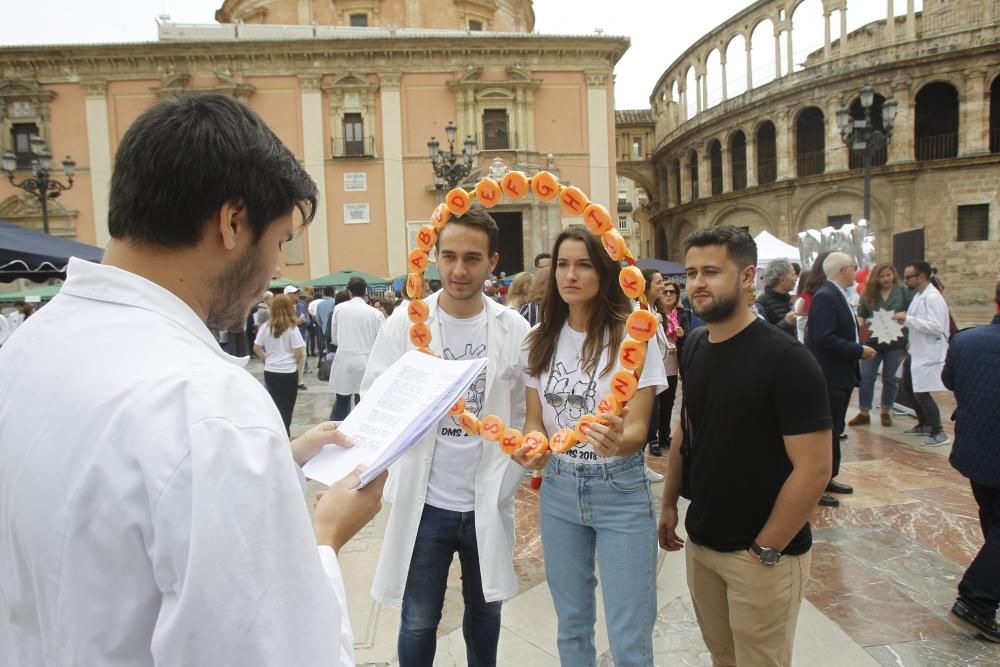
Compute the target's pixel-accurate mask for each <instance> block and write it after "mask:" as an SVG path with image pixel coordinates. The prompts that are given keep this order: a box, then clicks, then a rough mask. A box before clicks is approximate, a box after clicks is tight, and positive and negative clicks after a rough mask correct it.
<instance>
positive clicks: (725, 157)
mask: <svg viewBox="0 0 1000 667" xmlns="http://www.w3.org/2000/svg"><path fill="white" fill-rule="evenodd" d="M732 191H733V165H732V162H731V161H730V156H729V146H728V145H727V144H725V143H723V144H722V192H723V194H725V193H726V192H732Z"/></svg>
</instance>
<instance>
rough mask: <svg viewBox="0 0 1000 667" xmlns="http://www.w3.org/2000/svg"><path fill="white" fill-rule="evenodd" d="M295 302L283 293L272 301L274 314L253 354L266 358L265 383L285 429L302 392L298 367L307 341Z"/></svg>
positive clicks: (262, 331) (262, 330)
mask: <svg viewBox="0 0 1000 667" xmlns="http://www.w3.org/2000/svg"><path fill="white" fill-rule="evenodd" d="M298 319H299V318H298V315H297V314H296V313H295V304H294V303H292V300H291V299H290V298H288V297H287V296H285V295H283V294H279V295H278V296H276V297H274V299H273V300H272V301H271V317H270V319H268V321H267V322H265V323H264V324H262V325H261V327H260V330H259V331H258V332H257V339H256V340H255V341H254V342H253V351H254V353H255V354H256V355H257V356H258V357H260V358H261V359H263V360H264V386H265V387H266V388H267V393H269V394H270V395H271V398H272V399H274V404H275V405H276V406H278V412H280V413H281V419H282V421H284V422H285V431H289V430H290V428H291V425H292V410H294V409H295V399H296V398H298V395H299V366H300V365H301V363H302V361H303V360H304V359H305V348H306V342H305V340H303V338H302V334H301V333H300V332H299V327H298Z"/></svg>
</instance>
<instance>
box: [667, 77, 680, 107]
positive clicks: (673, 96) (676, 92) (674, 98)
mask: <svg viewBox="0 0 1000 667" xmlns="http://www.w3.org/2000/svg"><path fill="white" fill-rule="evenodd" d="M670 101H671V102H677V103H678V104H679V103H680V101H681V90H680V86H678V85H677V79H674V83H673V85H672V86H670Z"/></svg>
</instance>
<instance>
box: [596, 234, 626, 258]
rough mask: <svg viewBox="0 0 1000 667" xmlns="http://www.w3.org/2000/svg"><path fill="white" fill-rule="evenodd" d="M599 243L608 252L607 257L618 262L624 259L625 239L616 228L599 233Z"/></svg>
mask: <svg viewBox="0 0 1000 667" xmlns="http://www.w3.org/2000/svg"><path fill="white" fill-rule="evenodd" d="M601 245H603V246H604V249H605V250H606V251H607V253H608V257H610V258H611V259H613V260H615V261H616V262H620V261H622V260H623V259H625V251H626V247H625V239H623V238H622V235H621V234H619V233H618V230H617V229H609V230H608V231H606V232H604V233H603V234H601Z"/></svg>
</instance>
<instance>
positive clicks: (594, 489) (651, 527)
mask: <svg viewBox="0 0 1000 667" xmlns="http://www.w3.org/2000/svg"><path fill="white" fill-rule="evenodd" d="M552 258H553V259H552V265H551V268H550V275H549V278H550V280H549V288H548V293H547V296H546V298H545V301H544V306H543V312H542V314H541V322H540V324H539V325H538V326H536V327H535V328H534V329H532V330H531V333H530V334H529V335H528V338H527V339H526V341H525V346H526V350H525V355H524V356H525V358H524V360H523V362H524V366H525V368H526V369H527V372H526V376H527V377H526V378H525V384H526V385H527V416H526V420H525V425H524V428H525V432H529V431H542V432H544V433H545V434H546V435H547V436H548V437H550V438H551V437H552V436H553V435H555V433H556V432H557V431H559V430H560V429H563V428H573V427H574V426H575V425H576V423H577V420H578V419H579V418H580V416H581V415H584V414H588V413H593V412H595V409H596V408H597V405H598V403H599V402H600V401H601V399H602V398H603V397H604V396H606V395H608V394H609V393H610V381H611V376H612V374H613V373H614V372H616V371H618V370H621V365H620V363H619V361H618V349H619V346H620V344H621V341H622V339H623V338H624V337H625V320H626V319H627V318H628V316H629V314H631V312H632V304H631V302H630V301H629V300H628V299H627V298H626V297H625V295H624V294H623V293H622V290H621V288H620V287H619V285H618V274H619V271H620V267H619V265H618V263H617V262H614V261H612V260H611V259H610V258H609V257H608V255H607V253H606V252H605V251H604V249H603V248H602V246H601V244H600V242H599V241H598V240H597V238H596V237H595V236H593V235H592V234H590V233H589V232H588V231H586V230H585V229H583V228H580V227H570V228H569V229H567V230H565V231H563V232H562V233H561V234H560V235H559V236H558V238H557V239H556V242H555V247H554V249H553V250H552ZM652 347H653V348H654V352H653V353H651V354H649V362H648V363H646V365H645V367H644V368H643V370H642V373H641V375H640V379H639V390H638V392H637V393H636V395H635V397H634V398H633V399H632V401H630V403H629V405H628V408H627V409H626V410H625V411H624V412H623V414H622V417H621V418H619V417H615V416H614V415H608V414H604V415H601V418H602V419H603V420H605V422H606V423H607V425H602V424H594V425H593V427H592V428H591V429H590V431H589V432H588V434H587V439H586V440H585V441H583V442H581V443H579V444H578V445H577V446H576V447H574V448H572V449H570V450H569V451H568V452H566V453H563V454H552V455H550V456H546V457H545V458H544V459H542V460H534V459H526V458H524V457H523V456H522V455H521V452H520V451H519V452H518V453H517V454H516V456H515V458H516V459H517V460H518V462H519V463H521V464H522V465H524V466H525V467H541V466H543V465H544V475H543V479H544V482H543V484H542V492H541V505H540V507H541V510H540V514H541V520H540V523H541V533H542V544H543V546H544V548H545V574H546V578H547V580H548V583H549V589H550V591H551V593H552V600H553V602H554V603H555V609H556V616H557V618H558V635H557V641H558V646H559V657H560V661H561V662H562V664H563V665H573V666H574V667H576V666H577V665H595V664H596V661H597V653H596V649H595V645H594V619H595V618H596V601H595V597H594V591H595V586H596V584H597V579H596V578H595V576H594V565H595V556H596V560H597V561H598V562H599V563H600V566H601V585H602V587H603V590H604V609H605V618H606V622H607V629H608V637H609V640H610V644H611V652H612V656H613V657H614V661H615V665H617V666H618V667H639V666H642V667H649V666H651V665H652V664H653V644H652V633H653V623H654V622H655V620H656V548H657V547H656V523H655V512H654V510H653V501H652V496H651V495H650V490H649V482H648V481H647V479H646V475H645V469H644V465H643V459H642V453H641V452H642V446H643V445H644V444H645V442H646V431H647V428H648V426H649V415H650V411H651V409H652V404H653V400H654V398H655V396H656V393H657V392H658V391H661V390H662V388H663V387H664V386H665V385H666V384H667V379H666V377H665V375H664V367H663V362H662V358H661V357H660V355H659V354H658V352H657V351H655V349H656V344H655V343H653V344H652ZM522 451H523V450H522Z"/></svg>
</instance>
